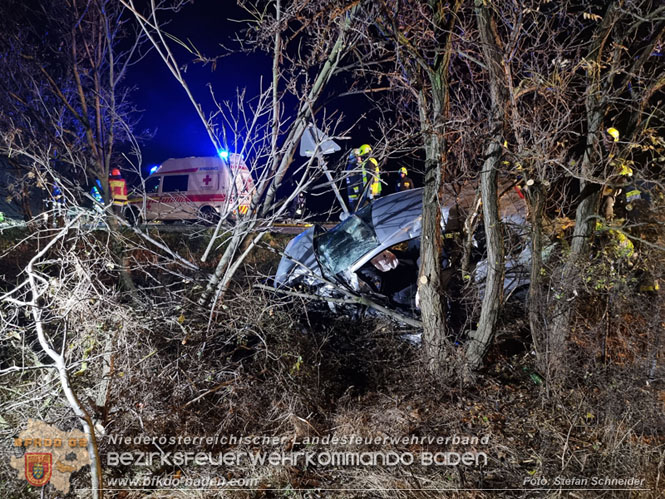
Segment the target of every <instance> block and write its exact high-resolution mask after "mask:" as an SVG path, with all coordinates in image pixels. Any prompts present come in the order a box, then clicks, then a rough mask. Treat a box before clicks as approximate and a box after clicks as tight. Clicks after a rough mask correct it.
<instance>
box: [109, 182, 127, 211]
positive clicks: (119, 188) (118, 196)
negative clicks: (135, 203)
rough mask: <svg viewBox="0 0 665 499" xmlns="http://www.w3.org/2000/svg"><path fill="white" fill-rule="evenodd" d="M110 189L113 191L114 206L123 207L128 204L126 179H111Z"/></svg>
mask: <svg viewBox="0 0 665 499" xmlns="http://www.w3.org/2000/svg"><path fill="white" fill-rule="evenodd" d="M109 189H110V190H111V197H112V198H113V204H114V205H116V206H123V205H126V204H127V182H125V179H124V178H122V177H110V178H109Z"/></svg>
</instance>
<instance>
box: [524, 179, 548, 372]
mask: <svg viewBox="0 0 665 499" xmlns="http://www.w3.org/2000/svg"><path fill="white" fill-rule="evenodd" d="M526 192H527V200H528V202H529V222H530V224H531V268H530V275H529V278H530V284H529V298H528V311H529V328H530V329H531V339H532V341H533V348H534V350H535V351H536V356H537V358H538V361H539V362H540V363H541V365H542V361H543V359H544V354H545V352H544V351H543V343H544V341H543V340H544V328H543V326H544V325H543V322H542V314H541V310H542V308H543V301H542V289H541V280H542V279H541V271H542V268H543V255H542V252H543V227H542V222H543V210H544V207H545V196H544V194H543V190H542V186H541V184H540V183H536V184H534V185H532V186H530V187H529V188H528V189H527V191H526Z"/></svg>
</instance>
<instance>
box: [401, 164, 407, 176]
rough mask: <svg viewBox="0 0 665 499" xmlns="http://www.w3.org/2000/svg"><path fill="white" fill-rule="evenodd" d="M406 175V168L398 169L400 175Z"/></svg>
mask: <svg viewBox="0 0 665 499" xmlns="http://www.w3.org/2000/svg"><path fill="white" fill-rule="evenodd" d="M407 173H408V172H407V171H406V166H403V167H402V168H400V169H399V174H400V175H404V176H405V177H406V175H407Z"/></svg>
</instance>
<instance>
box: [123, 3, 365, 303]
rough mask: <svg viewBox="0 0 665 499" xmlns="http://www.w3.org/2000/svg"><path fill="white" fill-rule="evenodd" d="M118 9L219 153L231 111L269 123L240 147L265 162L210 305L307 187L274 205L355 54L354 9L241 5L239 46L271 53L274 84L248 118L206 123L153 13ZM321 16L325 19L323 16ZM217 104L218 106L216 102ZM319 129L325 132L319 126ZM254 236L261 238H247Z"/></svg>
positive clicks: (206, 295) (225, 111) (224, 115)
mask: <svg viewBox="0 0 665 499" xmlns="http://www.w3.org/2000/svg"><path fill="white" fill-rule="evenodd" d="M123 4H124V5H125V6H127V7H128V8H129V9H131V10H132V12H133V13H134V15H135V18H136V20H137V22H138V24H139V25H140V27H141V29H142V30H143V31H144V33H145V34H146V36H147V37H148V38H149V39H150V41H151V42H152V44H153V45H154V46H155V47H156V49H157V51H158V52H159V54H160V55H161V57H162V60H163V61H164V63H165V64H166V65H167V67H168V68H169V70H170V71H171V73H172V74H173V75H174V77H175V78H176V80H177V81H178V82H179V83H180V84H181V86H182V87H183V89H184V90H185V92H186V93H187V95H188V96H189V98H190V100H191V101H192V104H193V105H194V108H195V111H196V112H197V114H198V115H199V117H200V118H201V120H202V122H203V125H204V126H205V127H206V130H207V131H208V135H209V136H210V139H211V141H212V142H213V144H215V146H216V147H218V148H219V146H220V145H221V144H223V143H224V139H225V138H226V137H227V134H228V135H229V136H230V135H232V134H231V133H230V132H231V131H232V130H233V127H229V125H230V124H233V123H238V120H237V119H236V118H234V112H235V113H238V114H237V115H241V116H244V117H247V116H248V118H247V119H244V121H245V123H246V124H247V123H251V124H255V123H257V121H258V120H259V118H261V116H265V117H266V118H267V121H268V123H269V127H270V129H269V130H268V129H264V128H262V127H259V126H256V127H253V128H250V131H251V132H252V134H251V135H249V136H246V138H244V139H243V141H242V144H241V150H251V151H253V152H255V158H260V159H261V160H262V164H261V165H260V168H258V169H257V171H260V172H261V173H260V178H259V179H258V181H257V182H256V188H255V192H254V195H253V197H252V202H251V206H250V209H249V213H248V214H247V215H246V216H242V217H239V220H238V222H237V224H236V226H235V227H234V229H233V230H232V231H231V234H230V237H229V238H228V242H227V243H226V247H225V250H224V253H223V255H222V257H221V259H220V260H219V262H218V264H217V267H216V269H215V272H214V274H213V275H212V277H211V278H210V280H209V281H208V283H207V286H206V289H205V291H204V292H203V294H202V295H201V297H200V299H199V303H200V304H205V303H208V302H209V301H210V300H214V301H216V300H217V298H218V297H219V296H221V295H222V294H223V293H224V291H225V290H226V289H227V288H228V286H229V284H230V282H231V279H232V277H233V275H234V274H235V272H236V271H237V269H238V268H239V267H240V265H241V264H242V261H243V259H244V258H245V256H246V255H247V254H248V253H249V252H250V251H251V249H252V248H253V247H254V245H255V244H256V243H258V242H259V241H260V239H261V238H262V236H263V234H265V230H266V227H265V220H266V217H268V216H269V215H271V216H274V215H279V214H280V213H282V212H283V211H284V210H285V209H286V207H287V205H288V202H289V201H290V200H291V199H292V198H293V197H294V196H296V195H297V193H298V190H299V189H301V188H302V187H303V186H306V185H307V184H308V182H310V181H311V179H310V178H309V177H308V176H305V177H303V181H302V182H301V183H300V188H299V189H298V190H296V191H295V192H293V193H292V195H291V196H290V197H289V198H288V199H287V202H286V203H282V204H280V205H279V206H281V208H279V207H278V206H277V205H276V204H275V202H276V195H277V190H278V189H279V187H280V185H281V184H282V182H283V180H284V178H285V176H286V174H287V172H288V171H289V169H290V167H291V165H292V163H293V159H294V154H295V152H296V149H297V147H298V145H299V143H300V139H301V137H302V135H303V133H304V132H305V130H306V128H307V125H308V123H309V122H312V121H318V120H316V106H317V103H318V101H319V99H320V97H321V95H322V94H323V92H324V91H325V89H326V88H327V86H328V84H329V82H330V80H331V78H333V77H334V75H335V74H336V72H337V71H338V68H339V65H340V61H342V60H343V59H344V57H345V56H346V54H348V53H349V52H350V51H351V50H352V49H353V46H354V41H353V34H352V33H353V32H352V27H353V25H354V16H355V11H356V10H357V7H355V6H354V5H353V4H352V3H351V4H349V5H342V6H341V7H340V6H339V5H337V4H336V3H334V2H333V3H328V2H314V3H308V4H298V3H286V2H275V3H274V4H273V7H274V12H273V11H270V12H269V10H266V9H263V8H260V6H259V5H255V4H254V3H252V2H244V3H242V4H241V5H242V6H243V7H244V8H245V9H246V10H247V12H248V13H249V14H250V15H251V16H252V23H251V24H250V26H249V29H248V31H247V33H246V36H245V37H244V42H243V43H244V44H245V45H246V46H247V48H249V49H252V50H254V49H260V50H269V51H271V52H272V54H273V68H272V75H271V78H270V81H271V84H270V85H269V86H268V87H267V88H266V89H265V91H264V92H263V93H262V94H261V96H260V97H259V98H258V101H257V102H255V103H254V104H252V105H251V108H252V111H251V113H250V114H249V115H247V114H242V113H245V112H246V111H247V108H246V107H245V105H244V104H243V103H240V105H239V106H237V107H235V109H234V108H233V107H226V108H224V107H222V106H219V105H217V106H216V110H215V111H214V112H213V113H212V114H211V115H210V116H207V115H205V113H204V111H203V108H202V106H201V105H200V103H197V102H196V101H194V99H193V97H192V92H191V91H190V89H189V85H188V83H187V81H186V79H185V77H184V75H183V74H182V73H181V72H180V70H179V67H178V63H177V62H176V59H175V57H174V55H173V52H172V50H171V48H170V45H169V43H168V41H167V37H166V35H165V33H164V31H163V29H162V26H161V25H160V23H159V20H158V17H157V11H156V10H155V9H154V8H153V9H152V10H151V11H150V12H149V13H147V14H146V13H142V12H141V11H140V10H139V9H138V8H137V7H136V5H135V4H134V3H133V2H132V1H131V0H129V1H124V0H123ZM323 12H326V13H327V14H326V15H325V16H324V15H322V13H323ZM330 14H332V15H330ZM286 40H290V42H291V44H292V45H294V46H295V44H300V49H299V55H298V57H291V56H290V55H289V54H290V52H289V50H291V46H290V45H288V44H287V43H286ZM190 49H191V51H192V52H193V53H197V51H196V49H195V48H193V47H191V48H190ZM288 95H290V96H292V97H294V98H296V99H297V100H298V102H299V104H298V108H297V109H296V110H295V111H294V112H293V113H292V114H289V115H287V116H283V115H282V113H283V106H282V104H281V102H282V101H283V99H284V98H285V96H288ZM213 98H214V96H213ZM214 102H215V103H217V102H218V101H217V99H216V98H214ZM222 102H223V101H222ZM237 115H236V116H237ZM220 117H221V123H219V125H218V124H217V123H215V119H217V118H220ZM317 124H318V125H319V126H322V127H323V125H322V124H321V123H320V122H318V123H317ZM323 128H325V127H323ZM227 143H228V141H227ZM239 152H240V151H239ZM255 164H256V163H255ZM311 165H312V160H310V161H309V162H308V163H307V165H306V166H305V170H306V171H310V167H311ZM262 220H263V223H261V221H262ZM220 223H221V222H220ZM262 227H263V228H262ZM257 229H259V230H258V232H257V233H256V234H252V233H253V232H255V231H256V230H257ZM211 244H213V243H212V242H211Z"/></svg>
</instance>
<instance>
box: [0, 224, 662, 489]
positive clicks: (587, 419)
mask: <svg viewBox="0 0 665 499" xmlns="http://www.w3.org/2000/svg"><path fill="white" fill-rule="evenodd" d="M5 236H10V234H9V233H7V232H6V233H5ZM97 236H98V237H92V238H91V239H89V240H88V242H89V244H90V248H89V249H91V248H92V247H95V245H96V244H97V245H99V246H100V247H103V243H104V238H103V237H99V236H100V235H99V234H97ZM127 237H128V238H129V240H133V237H134V236H131V235H129V234H127ZM163 237H164V239H163V240H164V242H166V243H168V244H169V245H170V246H171V247H172V248H174V249H179V250H185V249H188V250H189V251H190V253H189V258H191V259H192V261H195V257H196V256H197V251H201V250H202V248H204V247H205V238H206V237H207V236H206V234H202V235H200V236H199V237H198V238H197V237H193V236H192V237H190V236H188V237H187V238H186V239H187V244H184V243H183V242H182V241H183V239H184V238H183V236H182V235H181V234H164V235H163ZM11 238H12V239H18V235H17V234H15V233H13V234H11ZM286 240H287V239H286V238H285V237H284V236H277V237H276V238H270V239H268V240H267V241H266V244H265V245H264V246H262V247H261V248H260V249H258V250H257V252H255V253H254V254H253V255H252V256H251V257H250V258H249V259H248V261H247V262H246V263H247V265H246V267H245V269H244V272H243V273H242V275H239V276H238V277H237V280H238V282H237V283H236V284H237V286H235V287H234V288H233V289H232V291H231V292H230V295H229V297H228V299H227V300H226V301H225V302H224V303H223V304H220V305H219V306H218V308H217V309H216V310H215V311H214V312H213V314H212V315H210V314H209V312H208V311H206V310H203V309H200V308H197V306H195V304H194V303H193V302H192V301H190V300H189V298H191V296H192V293H191V291H192V289H195V288H196V284H195V282H196V279H197V278H196V276H195V275H192V276H190V277H191V279H192V280H193V281H192V282H189V283H183V282H182V279H180V278H178V279H176V278H175V277H174V274H173V271H174V270H175V268H176V266H175V264H173V263H170V264H167V265H162V263H161V262H160V261H159V258H158V257H157V256H156V254H155V253H154V252H151V251H147V250H145V249H136V250H134V251H133V252H132V261H133V265H134V269H133V275H134V277H135V280H136V282H137V284H139V285H141V286H142V287H143V288H144V289H146V291H144V293H145V295H144V298H143V300H144V301H143V306H141V304H139V303H137V302H136V301H133V300H132V299H131V298H130V297H129V295H123V294H110V295H108V296H107V297H105V299H104V301H103V302H96V301H95V300H94V299H87V300H81V301H79V302H78V305H77V313H76V315H75V316H74V317H70V320H76V321H79V324H80V325H82V326H83V327H85V328H87V329H86V331H87V334H86V335H80V336H78V337H77V341H75V342H74V343H73V344H72V346H71V347H70V348H71V357H72V358H74V359H76V358H78V359H85V360H86V367H85V369H84V368H83V367H81V366H73V367H72V371H75V372H73V376H72V380H73V381H72V383H73V385H74V389H75V390H76V391H77V392H78V393H79V396H80V398H81V400H82V401H83V403H84V405H85V406H86V407H87V408H88V409H89V411H90V412H91V413H92V414H93V415H94V416H93V418H94V420H95V421H96V422H97V428H98V431H99V430H102V429H103V430H102V431H99V436H100V451H101V454H102V458H104V456H106V455H107V453H108V452H113V451H116V452H118V451H120V452H122V451H135V450H143V451H150V452H159V451H162V452H172V451H178V450H189V449H188V448H187V447H186V446H182V445H178V444H175V445H168V444H167V445H160V446H154V445H133V444H131V445H129V446H124V445H120V444H115V445H114V444H112V443H111V441H110V440H109V438H110V436H111V435H121V436H128V437H134V436H158V437H159V436H166V437H170V436H174V437H178V436H185V435H189V436H206V437H215V436H220V437H221V436H224V435H257V436H275V437H280V438H281V437H284V440H285V441H284V442H282V443H280V444H278V445H274V446H273V445H251V444H250V445H222V444H213V445H202V446H199V447H197V449H196V450H204V451H211V452H215V453H218V452H241V451H244V452H250V453H255V452H259V451H264V452H266V451H273V450H274V451H280V452H282V451H283V452H292V451H293V452H296V451H303V450H305V451H311V452H323V451H328V450H335V451H355V452H365V451H374V450H382V451H394V452H398V453H413V454H414V455H416V456H420V455H422V453H424V452H438V451H443V452H449V451H462V452H466V451H479V452H485V453H486V454H487V456H488V462H487V465H486V466H461V465H460V466H421V465H419V464H414V465H412V466H370V467H366V466H346V467H344V466H340V467H334V466H304V465H303V464H302V463H301V464H300V465H297V466H291V465H288V464H286V465H278V466H271V465H269V464H264V465H249V464H247V465H245V466H225V467H222V468H220V469H211V468H209V467H194V466H188V467H185V466H183V467H177V466H175V467H160V466H158V465H155V466H151V467H148V468H144V467H143V468H142V467H137V466H134V467H132V466H120V467H106V468H105V479H106V480H107V481H108V480H109V478H113V477H116V478H127V477H137V476H142V475H143V474H145V473H146V472H149V473H152V474H155V475H162V476H181V474H182V476H185V475H186V476H190V477H192V476H209V475H210V474H211V473H213V474H215V475H217V474H222V475H223V476H225V477H226V478H227V479H231V478H242V477H252V478H256V479H258V485H257V488H258V489H259V490H254V491H236V492H233V493H228V492H227V493H224V495H229V494H230V495H234V496H238V497H314V496H316V497H358V496H366V495H368V494H369V495H371V496H373V497H439V496H440V495H441V493H442V492H441V489H477V488H481V489H506V488H509V489H514V488H520V487H521V486H522V484H523V481H524V480H525V478H534V479H538V478H541V477H546V478H548V479H554V478H555V477H558V476H562V477H568V478H570V477H578V478H582V477H587V478H591V477H595V476H596V477H610V478H630V477H638V478H644V479H646V481H645V483H644V487H645V488H649V489H651V492H639V493H637V495H639V496H646V497H648V496H653V497H656V496H657V495H658V492H657V491H658V490H662V487H663V478H662V476H661V475H662V473H663V466H664V464H665V447H664V443H665V442H664V440H663V428H664V426H663V425H664V423H665V418H664V416H663V415H664V413H665V385H664V384H663V368H662V353H663V352H662V345H661V344H660V343H659V340H658V335H659V332H660V331H662V315H661V314H662V306H663V304H662V300H661V297H660V296H658V295H653V296H645V295H635V294H633V296H632V298H631V297H630V296H617V297H616V299H614V300H613V301H612V304H611V308H608V307H609V306H608V305H607V297H606V296H604V295H603V293H602V292H599V291H597V290H596V291H594V290H593V289H590V290H589V296H588V298H587V299H586V300H585V304H583V305H581V307H580V309H579V310H578V314H577V319H576V325H575V329H574V331H573V332H572V335H571V344H570V350H569V352H568V355H567V359H568V375H567V376H566V377H565V378H564V379H562V380H560V381H557V382H556V384H550V383H547V382H545V381H544V376H543V375H542V373H538V372H537V368H536V362H535V359H534V357H533V355H532V354H530V348H531V347H530V336H529V328H528V324H527V323H526V322H525V321H524V320H523V319H522V320H520V316H519V314H517V313H516V314H515V315H514V316H513V317H511V316H510V315H509V314H504V316H503V317H504V320H503V324H502V325H501V326H500V330H499V332H498V334H497V340H496V342H495V344H494V346H493V347H492V350H491V352H490V354H489V357H488V360H487V362H486V367H485V368H484V370H482V371H480V372H477V373H469V372H467V371H466V370H465V368H464V366H465V364H464V361H463V354H462V351H461V350H462V347H461V346H450V347H449V353H448V359H449V363H448V368H447V370H446V372H443V373H441V374H440V375H439V376H437V377H433V376H432V374H431V373H430V372H429V371H428V370H427V369H425V368H424V367H423V363H422V362H421V351H420V349H419V348H417V347H414V346H412V345H410V344H409V343H408V342H405V341H404V340H402V339H400V335H401V334H403V333H404V332H406V331H405V330H402V329H400V327H399V325H396V324H394V323H390V322H387V321H385V320H383V319H380V318H379V319H377V318H376V317H374V318H372V317H366V318H365V319H364V320H351V319H349V318H346V317H333V316H331V315H330V314H327V313H325V306H321V305H320V304H318V305H316V304H314V303H306V302H303V301H302V300H300V299H291V298H278V299H276V297H275V296H274V295H272V294H270V293H267V294H266V292H264V291H262V290H257V289H252V288H251V285H252V284H253V283H256V282H259V281H260V280H261V279H262V277H261V276H263V275H265V274H266V272H269V271H270V270H271V269H273V268H274V266H275V265H276V262H277V258H278V255H277V254H276V253H274V250H275V249H277V248H280V247H282V246H283V245H284V243H285V241H286ZM5 244H6V243H5ZM34 244H36V240H31V241H29V242H26V243H24V244H22V245H19V246H17V247H15V248H11V247H10V250H9V252H7V253H5V256H4V258H3V260H2V261H3V273H4V274H5V279H10V278H11V276H12V275H13V274H16V273H17V272H18V271H19V270H20V269H21V268H23V267H22V266H23V265H24V263H25V262H24V261H23V260H24V258H25V255H26V254H29V253H30V252H31V251H34V249H35V248H34V247H33V246H32V245H34ZM649 257H650V258H653V255H649ZM211 265H212V264H211ZM139 269H140V271H139ZM178 272H180V271H178ZM142 275H145V276H148V275H150V276H151V279H154V280H156V281H159V282H160V283H161V285H160V286H153V287H151V288H150V289H149V290H148V281H149V280H146V282H142V278H141V276H142ZM109 278H111V276H110V275H109V276H104V275H101V274H100V276H99V282H103V281H104V280H105V279H109ZM146 279H147V278H146ZM78 292H81V290H80V289H79V291H78ZM148 296H149V297H150V299H149V300H148ZM602 303H605V304H606V306H605V308H604V307H603V306H600V305H599V304H602ZM522 317H523V316H522ZM608 321H609V322H608ZM26 341H30V339H29V336H26ZM109 344H110V348H109V347H108V345H109ZM3 348H4V349H8V348H11V342H9V343H7V342H5V343H4V344H3ZM5 353H9V352H7V351H6V350H5ZM3 357H4V358H9V357H10V355H7V356H5V355H3ZM105 364H106V368H105V367H104V366H105ZM3 367H6V366H3ZM40 374H43V373H39V371H28V372H23V373H20V374H18V373H17V374H16V375H8V376H5V383H4V385H3V388H2V389H1V390H0V404H1V406H2V408H3V410H2V420H1V422H2V423H3V425H4V426H3V428H2V432H3V434H4V436H5V437H9V436H12V433H13V432H15V431H16V430H15V429H16V428H20V426H21V424H22V422H23V420H24V414H26V413H28V414H34V415H36V416H38V417H39V418H41V419H43V420H45V421H48V422H51V423H54V424H56V425H58V426H60V427H62V428H72V427H75V426H76V422H75V421H74V419H73V418H72V416H71V413H70V412H69V410H68V409H67V407H65V406H64V402H63V401H62V400H61V399H60V398H59V397H57V396H55V395H54V391H53V389H54V385H53V383H54V382H55V380H54V379H52V378H53V377H50V376H49V375H47V376H46V377H42V376H41V375H40ZM18 386H20V387H21V390H22V392H23V393H24V395H22V397H21V398H20V399H17V397H16V391H15V389H14V388H13V387H18ZM332 434H336V435H337V436H340V437H342V436H359V437H362V438H366V437H371V438H375V437H381V438H384V437H393V438H401V437H409V439H410V438H411V437H414V436H415V437H432V436H433V437H436V436H443V437H446V436H453V435H458V436H478V437H483V436H488V437H489V442H488V443H487V444H486V445H482V444H479V445H462V444H461V443H460V444H457V445H454V444H452V443H449V444H447V445H436V444H428V443H419V442H416V443H414V442H413V441H409V442H408V443H403V442H399V443H388V444H386V445H381V446H376V445H366V444H364V443H363V444H361V445H351V444H348V445H336V446H326V445H322V444H318V445H317V444H309V445H305V444H303V443H302V442H303V439H304V438H306V437H308V436H309V437H313V436H320V437H323V436H325V435H332ZM294 439H296V441H298V442H300V443H296V444H295V445H294V444H293V440H294ZM12 475H13V470H10V469H8V467H7V465H6V464H5V465H3V468H2V475H1V477H0V481H1V482H2V484H3V485H2V486H3V489H4V490H5V491H6V493H7V494H9V495H7V497H33V496H34V493H33V492H31V491H30V490H29V489H28V487H27V486H26V485H25V482H19V481H17V480H14V479H13V478H12ZM88 480H89V478H88V473H87V471H83V472H79V473H77V474H75V475H74V478H73V482H74V483H73V484H74V488H77V487H78V488H85V487H86V486H87V483H89V482H88ZM527 487H534V486H532V485H527ZM148 488H150V487H148ZM335 488H336V489H339V488H344V489H356V491H353V490H347V491H345V492H339V491H338V492H334V491H330V490H326V489H335ZM299 489H311V491H310V492H305V491H303V490H299ZM370 489H372V490H373V491H372V492H368V491H369V490H370ZM413 489H432V490H429V491H428V490H413ZM434 489H436V490H434ZM555 489H556V487H555ZM360 490H362V491H365V492H360ZM108 493H109V494H110V495H111V496H112V497H114V496H117V497H127V498H129V497H146V496H152V497H192V496H193V494H198V495H199V496H200V497H213V496H217V495H220V496H221V495H222V493H221V492H213V491H208V492H203V491H198V492H196V493H193V492H191V491H178V489H177V488H175V489H173V490H172V491H169V492H168V493H167V492H166V491H163V490H162V491H154V492H150V490H142V491H124V492H117V493H115V492H111V491H109V492H108ZM497 494H506V495H515V494H518V495H519V494H522V495H524V496H530V495H538V496H541V495H557V492H556V490H551V491H548V492H545V491H541V492H536V493H531V494H530V493H528V492H519V493H515V492H508V491H503V492H501V491H468V492H464V493H463V492H458V493H457V495H466V496H467V497H493V496H495V495H497ZM595 494H596V493H590V492H579V493H577V494H576V495H574V496H575V497H578V496H581V497H584V496H587V495H595ZM616 494H618V493H612V495H613V496H614V495H616ZM626 494H627V493H626ZM50 497H56V495H53V494H52V495H51V496H50Z"/></svg>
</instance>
